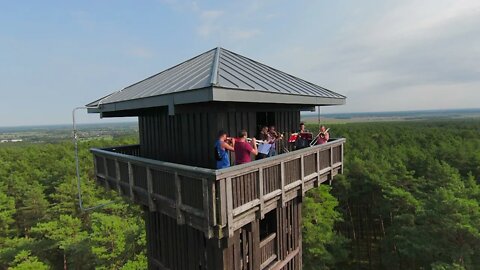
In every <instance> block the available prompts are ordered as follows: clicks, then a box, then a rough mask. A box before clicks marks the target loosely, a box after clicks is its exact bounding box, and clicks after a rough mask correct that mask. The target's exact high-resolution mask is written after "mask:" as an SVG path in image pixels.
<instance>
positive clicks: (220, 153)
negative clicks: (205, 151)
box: [215, 130, 235, 169]
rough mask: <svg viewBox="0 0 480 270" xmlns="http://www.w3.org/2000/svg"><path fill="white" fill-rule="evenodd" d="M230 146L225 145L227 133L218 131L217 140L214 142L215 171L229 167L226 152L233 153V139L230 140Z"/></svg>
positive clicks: (228, 157)
mask: <svg viewBox="0 0 480 270" xmlns="http://www.w3.org/2000/svg"><path fill="white" fill-rule="evenodd" d="M231 143H232V145H230V144H228V143H227V132H225V131H223V130H220V131H219V132H218V139H217V141H216V142H215V159H216V160H217V169H223V168H228V167H230V156H229V154H228V151H235V148H234V146H235V139H234V138H232V139H231Z"/></svg>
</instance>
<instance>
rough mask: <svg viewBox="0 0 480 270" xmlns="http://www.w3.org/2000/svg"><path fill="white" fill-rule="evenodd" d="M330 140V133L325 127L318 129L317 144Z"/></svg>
mask: <svg viewBox="0 0 480 270" xmlns="http://www.w3.org/2000/svg"><path fill="white" fill-rule="evenodd" d="M328 140H330V133H328V129H326V128H325V126H321V127H320V134H318V140H317V144H324V143H327V142H328Z"/></svg>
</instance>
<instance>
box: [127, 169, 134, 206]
mask: <svg viewBox="0 0 480 270" xmlns="http://www.w3.org/2000/svg"><path fill="white" fill-rule="evenodd" d="M128 185H129V186H128V187H129V189H130V199H131V200H132V201H135V194H134V193H133V186H134V185H135V183H134V180H133V167H132V163H130V162H128Z"/></svg>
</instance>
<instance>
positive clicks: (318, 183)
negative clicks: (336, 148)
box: [313, 150, 321, 187]
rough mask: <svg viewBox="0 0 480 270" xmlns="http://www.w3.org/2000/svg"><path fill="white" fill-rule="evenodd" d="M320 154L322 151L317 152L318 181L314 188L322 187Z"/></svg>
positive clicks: (314, 183)
mask: <svg viewBox="0 0 480 270" xmlns="http://www.w3.org/2000/svg"><path fill="white" fill-rule="evenodd" d="M320 152H321V150H318V151H317V174H318V176H317V181H315V182H313V186H314V187H318V186H319V185H320Z"/></svg>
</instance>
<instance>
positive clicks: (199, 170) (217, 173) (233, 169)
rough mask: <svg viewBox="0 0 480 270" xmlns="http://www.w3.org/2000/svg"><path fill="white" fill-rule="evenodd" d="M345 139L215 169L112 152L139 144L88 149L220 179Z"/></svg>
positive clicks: (105, 154)
mask: <svg viewBox="0 0 480 270" xmlns="http://www.w3.org/2000/svg"><path fill="white" fill-rule="evenodd" d="M345 141H346V139H345V138H338V139H333V140H331V141H329V142H327V143H324V144H320V145H315V146H312V147H307V148H304V149H299V150H295V151H291V152H288V153H283V154H280V155H277V156H273V157H269V158H264V159H260V160H255V161H252V162H249V163H245V164H241V165H234V166H230V167H228V168H225V169H220V170H215V169H208V168H203V167H196V166H189V165H184V164H179V163H173V162H166V161H160V160H156V159H150V158H144V157H137V156H132V155H127V154H122V153H116V152H113V151H112V150H113V149H119V148H127V147H135V146H138V147H139V145H138V144H137V145H124V146H117V147H108V148H102V149H100V148H91V149H90V151H91V152H92V153H94V154H98V155H101V156H111V157H115V158H117V159H119V160H122V161H125V162H131V163H134V164H139V165H146V166H151V167H156V168H159V169H160V170H164V171H167V172H172V173H173V172H178V173H180V174H181V173H182V172H187V173H189V174H191V173H195V174H200V175H199V176H200V178H201V177H204V178H209V179H217V180H218V179H221V178H225V177H227V176H231V175H235V174H238V172H239V171H256V170H258V169H260V168H264V167H268V166H273V165H275V164H278V163H280V162H287V161H290V160H293V159H296V158H299V157H300V156H304V155H308V154H311V153H312V154H313V153H316V152H318V151H321V150H325V149H329V148H331V147H335V146H338V145H341V144H343V143H345Z"/></svg>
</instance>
